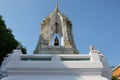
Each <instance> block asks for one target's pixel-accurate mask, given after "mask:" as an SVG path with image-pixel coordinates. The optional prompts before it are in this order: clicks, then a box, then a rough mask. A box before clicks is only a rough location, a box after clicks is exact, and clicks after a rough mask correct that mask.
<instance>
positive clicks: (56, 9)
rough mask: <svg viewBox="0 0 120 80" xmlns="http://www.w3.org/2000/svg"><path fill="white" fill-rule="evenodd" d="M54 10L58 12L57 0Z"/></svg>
mask: <svg viewBox="0 0 120 80" xmlns="http://www.w3.org/2000/svg"><path fill="white" fill-rule="evenodd" d="M55 11H56V12H58V11H59V9H58V0H57V3H56V8H55Z"/></svg>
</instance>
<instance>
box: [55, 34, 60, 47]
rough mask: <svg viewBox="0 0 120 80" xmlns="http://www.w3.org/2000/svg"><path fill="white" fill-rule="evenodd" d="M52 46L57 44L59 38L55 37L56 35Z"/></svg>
mask: <svg viewBox="0 0 120 80" xmlns="http://www.w3.org/2000/svg"><path fill="white" fill-rule="evenodd" d="M54 46H59V39H58V38H57V36H56V38H55V40H54Z"/></svg>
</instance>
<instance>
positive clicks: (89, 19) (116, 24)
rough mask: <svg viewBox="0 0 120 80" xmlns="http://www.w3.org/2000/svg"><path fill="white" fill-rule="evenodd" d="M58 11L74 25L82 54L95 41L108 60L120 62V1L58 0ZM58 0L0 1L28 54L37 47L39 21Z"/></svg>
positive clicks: (74, 31) (15, 33) (4, 15)
mask: <svg viewBox="0 0 120 80" xmlns="http://www.w3.org/2000/svg"><path fill="white" fill-rule="evenodd" d="M58 3H59V10H60V11H61V12H62V13H63V14H65V15H66V16H67V17H68V18H69V19H70V20H71V21H72V24H73V35H74V40H75V43H76V46H77V49H78V50H79V51H80V53H81V54H83V53H85V54H86V53H89V46H90V45H91V44H92V45H94V46H95V48H96V49H98V50H100V51H101V52H102V53H103V54H104V55H105V56H106V58H107V59H108V61H109V63H110V65H117V64H119V63H120V0H58ZM55 5H56V0H0V15H2V16H3V19H4V20H5V23H6V25H7V26H8V28H11V29H12V31H13V34H14V35H15V38H16V39H17V40H18V41H20V42H21V43H22V44H23V45H24V46H25V47H26V48H27V51H28V53H33V50H34V49H35V48H36V45H37V42H38V38H39V34H40V23H41V22H42V20H43V19H44V18H45V17H46V16H48V14H50V13H51V12H52V11H54V9H55Z"/></svg>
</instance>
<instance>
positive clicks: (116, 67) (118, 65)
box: [112, 64, 120, 71]
mask: <svg viewBox="0 0 120 80" xmlns="http://www.w3.org/2000/svg"><path fill="white" fill-rule="evenodd" d="M119 67H120V64H119V65H117V66H116V67H114V68H113V69H112V71H115V70H116V69H118V68H119Z"/></svg>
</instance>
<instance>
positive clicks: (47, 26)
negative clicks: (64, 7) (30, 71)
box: [34, 3, 78, 54]
mask: <svg viewBox="0 0 120 80" xmlns="http://www.w3.org/2000/svg"><path fill="white" fill-rule="evenodd" d="M34 54H78V51H77V49H76V46H75V43H74V39H73V34H72V23H71V21H70V20H69V19H68V18H67V17H66V16H65V15H63V14H62V13H61V12H60V11H59V9H58V3H57V4H56V8H55V10H54V11H53V12H52V13H51V14H50V15H48V16H47V17H46V18H45V19H44V20H43V21H42V23H41V33H40V37H39V41H38V44H37V47H36V49H35V51H34Z"/></svg>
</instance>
